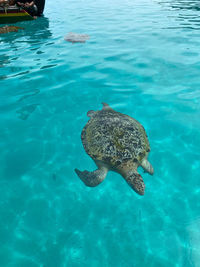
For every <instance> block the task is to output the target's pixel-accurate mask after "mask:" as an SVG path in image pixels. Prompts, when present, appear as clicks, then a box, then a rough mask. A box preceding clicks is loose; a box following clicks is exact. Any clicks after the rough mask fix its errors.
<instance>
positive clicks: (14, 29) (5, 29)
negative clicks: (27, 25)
mask: <svg viewBox="0 0 200 267" xmlns="http://www.w3.org/2000/svg"><path fill="white" fill-rule="evenodd" d="M19 29H21V30H23V29H24V28H22V27H17V26H13V25H11V26H3V27H0V34H1V33H8V32H18V30H19Z"/></svg>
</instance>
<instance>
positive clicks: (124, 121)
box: [81, 108, 150, 168]
mask: <svg viewBox="0 0 200 267" xmlns="http://www.w3.org/2000/svg"><path fill="white" fill-rule="evenodd" d="M81 139H82V143H83V146H84V148H85V151H86V153H87V154H88V155H89V156H90V157H91V158H92V159H94V160H98V161H102V162H103V163H105V164H107V165H109V166H110V167H113V168H114V167H117V166H118V165H119V164H121V163H123V162H127V161H128V160H133V161H134V162H138V164H139V163H140V162H141V160H142V159H143V158H144V156H145V155H146V154H147V153H148V152H149V151H150V146H149V142H148V139H147V135H146V132H145V130H144V127H143V126H142V125H141V124H140V123H139V122H138V121H136V120H135V119H133V118H131V117H129V116H127V115H125V114H122V113H119V112H116V111H114V110H113V109H111V108H108V109H102V110H101V111H97V112H95V113H94V115H93V116H92V118H91V119H90V120H89V121H88V122H87V124H86V125H85V127H84V128H83V130H82V133H81Z"/></svg>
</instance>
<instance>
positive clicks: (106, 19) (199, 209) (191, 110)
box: [0, 0, 200, 267]
mask: <svg viewBox="0 0 200 267" xmlns="http://www.w3.org/2000/svg"><path fill="white" fill-rule="evenodd" d="M60 3H61V1H60ZM199 14H200V13H199V3H198V1H190V3H189V4H188V3H187V1H170V0H168V1H167V0H166V1H150V0H142V1H141V0H140V1H135V2H132V1H123V2H122V1H112V0H110V1H103V2H102V1H100V2H96V1H90V0H89V1H87V2H85V1H79V2H76V3H75V2H74V1H68V3H67V4H65V6H64V7H62V8H55V9H54V5H53V3H47V5H46V8H45V14H44V15H45V16H44V18H39V19H38V20H37V21H34V22H23V23H18V24H17V25H18V26H21V27H24V28H25V30H24V31H20V32H18V33H10V34H5V35H1V36H0V66H1V68H0V79H1V80H0V89H1V90H0V97H1V98H0V99H1V101H0V110H1V116H0V125H1V131H0V148H1V155H0V164H1V168H0V177H1V178H0V218H1V220H0V243H1V248H0V266H20V267H21V266H25V267H26V266H45V267H46V266H47V267H49V266H53V267H55V266H59V267H60V266H61V267H62V266H70V267H71V266H77V267H78V266H81V267H82V266H92V267H93V266H95V267H96V266H109V267H110V266H123V267H124V266H127V267H136V266H148V267H154V266H156V267H157V266H159V267H160V266H163V267H165V266H177V267H179V266H186V267H188V266H195V267H198V266H200V233H199V229H200V201H199V195H200V183H199V169H200V163H199V159H200V146H199V143H200V119H199V118H200V101H199V100H200V93H199V87H200V76H199V72H200V63H199V62H200V55H199V45H200V20H199ZM71 31H72V32H73V31H74V32H78V33H85V34H89V35H90V40H89V41H87V42H86V43H85V44H74V45H72V44H71V43H67V42H66V41H64V36H65V35H66V34H67V33H68V32H71ZM101 102H107V103H109V104H110V105H111V106H112V107H113V108H115V109H116V110H118V111H120V112H123V113H126V114H128V115H130V116H133V117H134V118H136V119H137V120H139V121H140V122H141V123H142V124H143V125H144V127H145V129H146V131H147V133H148V136H149V140H150V144H151V153H150V157H149V159H150V161H151V163H152V165H153V166H154V169H155V174H154V176H153V177H151V176H150V175H148V174H146V173H144V174H142V176H143V178H144V180H145V184H146V193H145V196H144V197H140V196H138V195H136V194H135V193H134V192H133V191H132V190H131V189H130V188H129V187H128V186H127V184H126V183H125V181H124V180H123V178H121V177H120V176H119V175H117V174H116V173H109V175H108V177H107V179H106V180H105V181H104V182H103V183H102V184H101V185H99V186H98V187H96V188H87V187H85V186H84V185H83V184H82V183H81V181H80V180H79V178H78V177H77V176H76V174H75V173H74V168H75V167H78V168H80V169H85V168H86V169H90V170H92V169H93V168H94V164H93V162H92V160H91V159H90V158H89V157H88V156H87V155H86V153H85V152H84V150H83V147H82V144H81V140H80V133H81V130H82V127H83V126H84V124H85V123H86V122H87V117H86V113H87V111H88V110H90V109H94V110H95V109H100V108H101V104H100V103H101ZM140 172H141V173H142V170H140Z"/></svg>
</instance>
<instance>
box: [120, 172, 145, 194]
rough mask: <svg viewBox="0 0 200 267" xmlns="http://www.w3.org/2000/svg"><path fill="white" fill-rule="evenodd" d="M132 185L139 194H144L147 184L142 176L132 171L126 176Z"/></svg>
mask: <svg viewBox="0 0 200 267" xmlns="http://www.w3.org/2000/svg"><path fill="white" fill-rule="evenodd" d="M124 178H125V180H126V181H127V183H128V184H129V185H130V187H131V188H132V189H133V190H134V191H135V192H136V193H137V194H139V195H141V196H143V195H144V190H145V184H144V181H143V179H142V176H141V175H140V174H139V173H137V172H132V173H130V175H128V176H126V177H124Z"/></svg>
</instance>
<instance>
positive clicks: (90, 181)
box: [75, 168, 108, 187]
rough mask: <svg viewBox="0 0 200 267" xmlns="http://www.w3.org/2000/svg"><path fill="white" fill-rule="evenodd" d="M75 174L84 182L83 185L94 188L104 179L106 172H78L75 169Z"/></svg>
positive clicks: (101, 169) (98, 170)
mask: <svg viewBox="0 0 200 267" xmlns="http://www.w3.org/2000/svg"><path fill="white" fill-rule="evenodd" d="M75 172H76V174H77V175H78V177H79V178H80V179H81V180H82V181H83V182H84V184H85V185H87V186H90V187H94V186H97V185H98V184H100V183H101V182H102V181H103V180H104V179H105V178H106V174H107V172H108V170H107V169H106V168H100V169H97V170H96V171H93V172H89V171H83V172H82V171H79V170H78V169H75Z"/></svg>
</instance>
